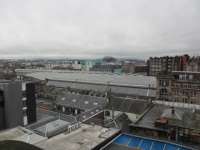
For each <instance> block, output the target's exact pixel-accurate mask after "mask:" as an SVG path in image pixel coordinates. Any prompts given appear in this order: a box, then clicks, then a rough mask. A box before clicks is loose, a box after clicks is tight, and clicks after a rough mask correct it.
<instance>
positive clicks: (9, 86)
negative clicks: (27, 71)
mask: <svg viewBox="0 0 200 150" xmlns="http://www.w3.org/2000/svg"><path fill="white" fill-rule="evenodd" d="M0 88H1V90H2V92H3V97H4V106H3V108H4V110H3V111H4V118H5V119H4V120H5V128H12V127H15V126H18V125H23V124H22V100H21V98H22V92H21V82H18V81H12V82H7V83H1V87H0Z"/></svg>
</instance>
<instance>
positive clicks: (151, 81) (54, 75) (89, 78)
mask: <svg viewBox="0 0 200 150" xmlns="http://www.w3.org/2000/svg"><path fill="white" fill-rule="evenodd" d="M26 76H29V77H33V78H36V79H40V80H45V79H52V80H63V81H73V82H85V83H96V84H105V85H107V84H109V85H121V86H139V87H140V86H141V87H149V86H150V87H153V88H155V87H156V78H155V77H152V76H143V75H117V74H108V73H94V72H81V71H68V72H67V71H65V72H55V71H52V72H35V73H30V74H27V75H26Z"/></svg>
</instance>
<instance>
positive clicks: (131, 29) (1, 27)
mask: <svg viewBox="0 0 200 150" xmlns="http://www.w3.org/2000/svg"><path fill="white" fill-rule="evenodd" d="M182 53H190V54H192V55H197V54H200V0H0V57H42V56H45V57H47V56H49V57H50V56H63V57H86V58H91V57H102V56H105V55H114V56H117V57H133V58H147V57H149V56H152V55H175V54H182Z"/></svg>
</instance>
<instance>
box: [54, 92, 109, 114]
mask: <svg viewBox="0 0 200 150" xmlns="http://www.w3.org/2000/svg"><path fill="white" fill-rule="evenodd" d="M56 104H58V105H61V106H66V107H73V108H79V109H82V110H89V109H92V108H95V107H102V106H104V105H105V104H106V98H104V97H96V96H90V95H78V94H72V93H67V94H64V95H61V96H59V97H58V98H57V100H56Z"/></svg>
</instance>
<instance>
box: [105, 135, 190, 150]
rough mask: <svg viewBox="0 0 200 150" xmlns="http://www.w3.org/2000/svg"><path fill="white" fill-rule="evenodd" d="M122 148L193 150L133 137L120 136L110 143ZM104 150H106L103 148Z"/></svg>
mask: <svg viewBox="0 0 200 150" xmlns="http://www.w3.org/2000/svg"><path fill="white" fill-rule="evenodd" d="M113 144H114V145H115V147H116V145H119V146H124V148H126V149H134V148H138V149H139V150H193V149H192V148H188V147H184V146H181V145H178V144H174V143H169V142H165V141H159V140H154V139H149V138H143V137H139V136H135V135H128V134H121V135H119V136H118V137H117V138H116V139H114V141H113V142H112V143H111V146H108V147H110V149H112V145H113ZM105 149H106V150H107V149H108V148H105Z"/></svg>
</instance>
